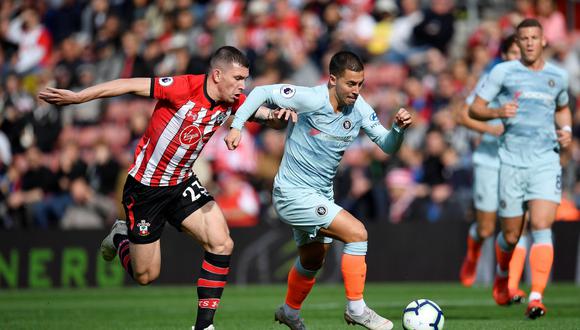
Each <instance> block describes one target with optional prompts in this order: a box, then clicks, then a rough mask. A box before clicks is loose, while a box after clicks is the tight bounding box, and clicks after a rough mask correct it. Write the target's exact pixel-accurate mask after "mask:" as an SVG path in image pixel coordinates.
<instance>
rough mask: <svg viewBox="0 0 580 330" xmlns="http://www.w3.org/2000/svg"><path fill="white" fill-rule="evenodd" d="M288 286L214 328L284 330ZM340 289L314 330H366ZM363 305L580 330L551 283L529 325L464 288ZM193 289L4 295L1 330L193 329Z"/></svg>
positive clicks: (235, 305) (228, 302)
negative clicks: (427, 306)
mask: <svg viewBox="0 0 580 330" xmlns="http://www.w3.org/2000/svg"><path fill="white" fill-rule="evenodd" d="M285 290H286V289H285V286H283V285H268V286H233V285H230V286H228V287H227V289H226V291H225V295H224V297H223V299H222V303H221V306H220V310H219V311H218V313H217V322H216V323H215V326H216V328H217V329H218V330H222V329H223V330H229V329H286V328H285V327H283V326H281V325H279V324H278V323H274V311H275V309H276V307H277V306H278V305H279V304H280V303H281V302H282V301H283V299H284V296H285ZM343 290H344V289H343V288H342V286H341V285H317V286H315V287H314V289H313V291H312V293H311V295H310V297H308V299H307V300H306V302H305V304H304V306H303V309H304V311H303V312H302V316H303V317H304V319H305V322H306V325H307V326H308V327H309V329H357V328H359V329H362V328H360V327H357V328H353V327H351V326H347V325H346V323H345V322H344V320H343V318H342V313H343V311H344V293H343V292H344V291H343ZM365 291H366V293H365V300H366V302H367V303H368V304H369V305H370V306H371V307H372V308H374V309H375V310H376V311H377V312H379V313H380V314H381V315H384V316H386V317H388V318H390V319H391V320H393V321H394V323H395V329H401V328H402V326H401V314H402V311H403V308H404V307H405V306H406V305H407V303H409V302H410V301H411V300H413V299H418V298H428V299H431V300H433V301H435V302H436V303H438V304H439V306H441V308H442V309H443V312H444V313H445V329H580V312H579V311H580V287H577V286H574V285H571V284H557V285H555V284H552V285H550V286H549V287H548V291H547V293H546V294H547V295H546V297H545V299H544V302H545V304H546V307H547V308H548V314H547V315H546V316H545V317H543V318H541V319H538V320H535V321H531V320H527V319H525V318H524V311H525V305H515V306H511V307H498V306H496V305H495V303H494V302H493V300H492V298H491V288H471V289H466V288H463V287H461V286H460V285H459V284H425V283H388V284H375V283H373V284H368V285H367V287H366V290H365ZM194 297H195V288H194V287H163V286H152V287H143V288H140V287H128V288H105V289H46V290H44V289H42V290H40V289H39V290H2V291H1V292H0V325H1V326H0V328H2V329H78V328H83V329H190V328H191V325H192V324H193V323H194V313H195V312H194V308H195V301H194Z"/></svg>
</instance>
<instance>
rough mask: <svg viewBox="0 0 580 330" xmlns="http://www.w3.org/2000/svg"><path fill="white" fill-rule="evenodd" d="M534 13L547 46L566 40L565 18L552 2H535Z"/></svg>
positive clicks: (551, 0) (544, 0) (552, 0)
mask: <svg viewBox="0 0 580 330" xmlns="http://www.w3.org/2000/svg"><path fill="white" fill-rule="evenodd" d="M536 13H537V14H538V20H539V21H540V23H541V24H542V27H543V28H544V38H546V41H547V42H548V44H549V45H551V44H554V43H557V42H561V41H563V40H566V37H567V32H566V18H565V17H564V14H562V13H561V12H560V11H559V10H558V9H557V8H556V2H555V1H554V0H537V3H536Z"/></svg>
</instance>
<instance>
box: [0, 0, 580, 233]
mask: <svg viewBox="0 0 580 330" xmlns="http://www.w3.org/2000/svg"><path fill="white" fill-rule="evenodd" d="M494 3H495V4H496V6H484V5H482V6H480V8H479V11H478V15H477V17H472V15H471V14H472V13H469V12H468V10H467V9H466V7H465V3H464V1H459V0H457V1H453V0H432V1H420V0H400V1H395V0H377V1H372V0H340V1H327V0H250V1H240V0H205V1H193V0H110V1H109V0H43V1H35V0H3V1H1V4H0V43H1V46H2V47H1V48H0V82H1V85H0V229H2V230H13V229H34V228H41V229H46V228H63V229H80V228H83V229H85V228H108V226H109V225H110V224H111V223H112V222H113V221H114V220H115V218H116V217H118V216H120V217H124V212H123V210H122V208H121V207H120V203H119V201H120V195H121V190H122V186H123V184H124V180H125V177H126V173H127V172H126V169H127V168H128V166H129V165H130V164H131V162H132V161H133V151H134V147H135V144H136V142H137V141H138V139H139V138H140V136H141V134H142V133H143V131H144V129H145V128H146V126H147V123H148V120H149V117H150V115H151V112H152V111H153V105H154V100H152V99H147V98H139V97H132V96H124V97H118V98H113V99H106V100H95V101H91V102H89V103H86V104H82V105H75V106H67V107H56V106H53V105H50V104H46V103H44V102H42V101H41V100H39V99H38V98H37V97H36V94H37V93H38V91H39V90H40V89H42V88H45V87H46V86H53V87H57V88H66V89H72V90H77V91H78V90H81V89H83V88H86V87H88V86H91V85H94V84H96V83H100V82H104V81H108V80H112V79H117V78H130V77H151V76H174V75H182V74H202V73H205V70H206V68H207V65H208V58H209V56H210V55H211V53H212V51H213V50H215V49H216V48H217V47H219V46H222V45H226V44H227V45H233V46H236V47H238V48H240V49H241V50H243V51H244V52H245V53H246V54H247V55H248V57H249V59H250V61H251V78H250V80H249V81H248V87H249V88H248V92H249V91H250V90H251V88H252V87H253V86H258V85H263V84H273V83H281V82H284V83H290V84H296V85H303V86H314V85H317V84H320V83H324V82H325V81H326V80H327V77H328V72H327V66H328V61H329V59H330V56H332V55H333V54H334V53H335V52H336V51H338V50H342V49H348V50H352V51H354V52H356V53H357V54H359V55H360V56H361V57H362V58H363V59H364V61H365V79H366V80H365V86H364V89H363V92H362V94H363V96H364V97H365V99H366V100H367V102H369V103H370V104H371V105H372V106H373V107H374V109H375V110H376V111H377V114H378V116H379V118H380V120H381V122H382V123H383V125H385V126H386V127H389V126H390V123H391V116H392V115H393V114H394V112H396V110H398V108H399V107H405V108H407V109H408V110H409V111H411V112H412V114H413V116H414V118H415V119H414V120H415V122H414V124H413V126H412V127H411V128H409V129H408V130H407V133H406V139H405V143H404V145H403V146H402V147H401V150H400V151H399V153H398V154H396V155H392V156H389V155H385V154H384V153H382V151H380V149H379V148H378V147H376V146H375V145H374V144H373V143H372V142H370V140H369V139H368V138H367V137H366V136H365V135H364V133H363V134H361V136H360V138H359V139H358V140H357V141H355V143H354V144H353V145H352V147H351V148H350V149H349V150H348V151H347V152H346V153H345V155H344V160H343V162H342V163H341V166H340V168H339V170H338V173H337V180H336V185H335V194H336V198H335V199H336V201H337V203H338V204H340V205H342V206H343V207H344V208H345V209H347V210H348V211H350V212H352V213H353V214H355V215H356V216H357V217H358V218H360V219H364V220H365V221H389V222H392V223H400V222H410V221H422V222H443V221H471V220H472V218H473V216H472V197H471V194H472V191H471V187H472V163H471V153H472V151H473V150H474V148H475V146H476V145H477V143H478V140H479V138H480V136H479V135H478V134H476V133H474V132H472V131H470V130H468V129H466V128H464V127H461V126H459V125H457V124H456V120H455V118H456V115H457V111H459V110H460V109H461V108H462V105H463V102H464V100H465V98H466V96H467V95H468V94H469V93H470V92H471V90H472V89H473V88H474V85H475V83H476V81H477V79H478V77H479V76H480V75H481V74H482V73H484V72H486V71H488V70H489V69H490V67H491V66H492V65H493V64H494V63H496V62H497V61H498V55H499V45H500V43H501V41H502V39H503V38H505V37H507V36H509V35H510V34H512V33H513V32H514V27H515V25H517V24H518V23H519V22H520V21H521V20H522V19H523V18H525V17H537V18H539V19H540V21H541V22H542V24H543V26H544V34H545V36H546V39H547V41H548V50H547V52H546V53H547V54H548V57H549V60H550V61H553V62H555V63H557V64H559V65H560V66H563V67H564V68H565V69H566V71H567V72H568V73H569V74H570V95H571V99H572V101H571V109H572V111H573V113H574V123H575V125H574V126H575V127H574V134H575V135H574V142H573V147H572V150H571V151H569V152H567V153H565V154H564V155H563V157H565V158H567V159H569V162H568V163H567V165H566V166H565V171H564V176H563V188H564V200H563V207H561V209H560V214H559V218H561V219H565V220H578V219H580V216H579V213H578V210H577V207H578V206H580V182H579V180H578V177H579V176H580V166H578V165H579V164H580V140H579V137H580V115H579V114H578V112H576V111H575V109H576V98H577V96H578V95H580V58H579V54H580V38H578V36H577V33H576V31H574V30H573V29H572V30H570V29H568V28H567V27H566V19H565V16H564V15H563V13H562V8H557V6H556V3H555V2H554V1H552V0H536V1H533V0H515V1H513V2H506V3H505V4H503V7H501V6H500V7H497V4H498V2H494ZM492 8H493V9H492ZM473 22H475V24H474V23H473ZM225 133H226V130H225V128H222V129H220V131H218V132H217V133H216V136H215V137H213V138H212V140H211V141H210V143H209V144H208V145H207V146H206V148H205V150H204V151H203V152H202V154H201V157H200V159H199V160H198V161H197V162H196V164H195V167H194V168H195V170H194V171H195V173H196V174H197V175H198V177H199V178H200V179H201V181H202V182H204V183H205V186H206V187H207V188H208V189H209V190H210V191H211V192H212V194H213V195H214V196H215V198H216V200H217V202H218V203H219V205H220V206H221V207H222V209H223V210H224V213H225V215H226V218H227V219H228V222H229V223H230V225H231V226H232V227H235V226H254V225H256V224H258V223H275V222H276V221H277V220H275V218H276V215H275V212H274V211H273V209H272V207H271V200H270V189H271V187H272V183H273V178H274V176H275V174H276V171H277V167H278V164H279V162H280V160H281V157H282V155H283V148H284V139H285V132H284V131H276V130H271V129H267V128H264V127H262V126H260V125H259V124H255V123H254V124H250V125H248V129H247V130H245V131H244V136H243V140H242V144H241V146H240V148H238V149H237V150H236V151H234V152H230V151H227V149H226V147H225V144H224V143H223V137H224V136H225Z"/></svg>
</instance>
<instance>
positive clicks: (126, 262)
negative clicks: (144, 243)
mask: <svg viewBox="0 0 580 330" xmlns="http://www.w3.org/2000/svg"><path fill="white" fill-rule="evenodd" d="M119 236H122V237H121V238H122V240H120V241H119V243H117V242H115V243H114V244H115V246H117V247H118V248H117V253H118V254H119V260H120V261H121V265H122V266H123V268H125V270H126V271H127V273H128V274H129V276H131V278H133V266H132V265H131V254H130V249H129V239H128V238H127V235H115V236H114V237H113V241H115V239H117V238H118V237H119Z"/></svg>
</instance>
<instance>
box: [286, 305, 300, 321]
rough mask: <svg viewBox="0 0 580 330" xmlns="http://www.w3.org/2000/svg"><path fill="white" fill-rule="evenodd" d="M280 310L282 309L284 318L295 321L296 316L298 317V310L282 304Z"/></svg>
mask: <svg viewBox="0 0 580 330" xmlns="http://www.w3.org/2000/svg"><path fill="white" fill-rule="evenodd" d="M282 308H284V314H286V316H288V317H289V318H291V319H297V318H298V316H299V315H300V310H299V309H294V308H292V307H290V306H288V305H286V304H284V306H283V307H282Z"/></svg>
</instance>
